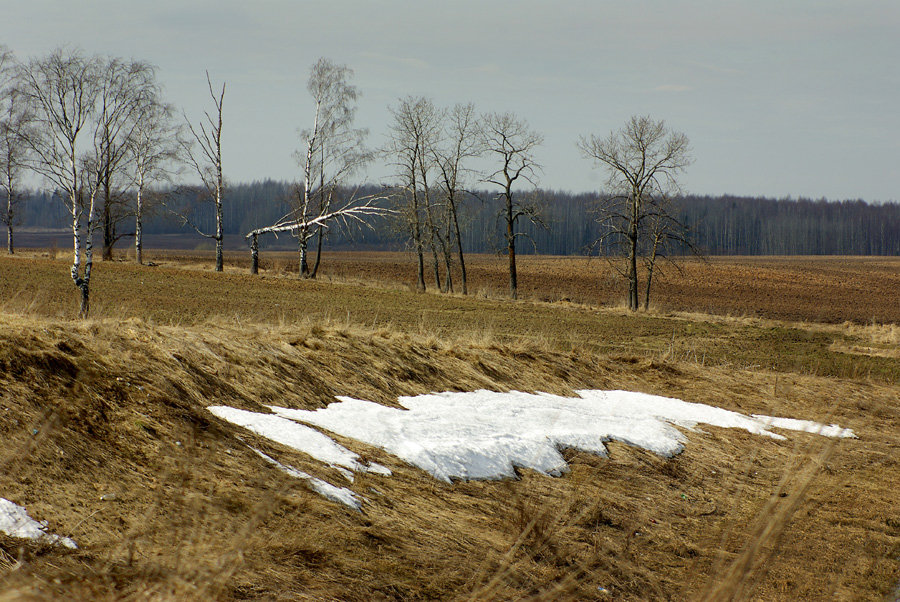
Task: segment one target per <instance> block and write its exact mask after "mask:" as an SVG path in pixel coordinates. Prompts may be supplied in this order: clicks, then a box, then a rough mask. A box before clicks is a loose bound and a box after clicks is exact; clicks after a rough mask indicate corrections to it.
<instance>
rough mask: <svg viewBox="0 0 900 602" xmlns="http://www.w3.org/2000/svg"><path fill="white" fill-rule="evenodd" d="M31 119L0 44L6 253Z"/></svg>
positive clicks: (0, 216)
mask: <svg viewBox="0 0 900 602" xmlns="http://www.w3.org/2000/svg"><path fill="white" fill-rule="evenodd" d="M32 120H33V115H32V111H31V106H30V103H29V102H28V98H27V96H26V94H25V93H24V91H23V87H22V82H21V78H20V74H19V69H18V63H17V62H16V60H15V56H14V55H13V53H12V51H10V50H8V49H7V48H6V47H4V46H2V45H0V171H2V181H0V190H2V191H3V194H4V196H5V197H6V209H5V211H3V212H2V213H0V222H2V223H3V224H5V225H6V252H7V253H9V254H10V255H12V254H13V253H14V252H15V243H14V240H13V228H14V226H15V222H16V209H17V206H18V204H19V202H20V200H21V195H20V191H19V187H20V185H21V180H22V174H23V172H24V171H25V169H26V168H27V166H28V159H29V152H28V143H29V139H30V138H31V137H32V134H31V129H32V126H33V124H32Z"/></svg>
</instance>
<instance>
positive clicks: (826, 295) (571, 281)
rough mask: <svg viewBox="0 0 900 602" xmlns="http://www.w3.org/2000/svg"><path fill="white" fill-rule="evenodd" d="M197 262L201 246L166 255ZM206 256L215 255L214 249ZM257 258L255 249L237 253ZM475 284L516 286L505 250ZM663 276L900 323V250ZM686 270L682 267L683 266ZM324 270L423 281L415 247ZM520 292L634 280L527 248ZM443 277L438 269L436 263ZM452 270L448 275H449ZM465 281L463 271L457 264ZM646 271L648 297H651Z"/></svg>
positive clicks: (708, 293)
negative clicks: (890, 254) (531, 252)
mask: <svg viewBox="0 0 900 602" xmlns="http://www.w3.org/2000/svg"><path fill="white" fill-rule="evenodd" d="M160 257H161V258H162V257H167V258H170V259H177V260H180V261H196V260H198V259H200V258H201V257H202V254H201V253H199V252H190V253H189V254H185V253H184V252H168V254H167V255H160ZM206 257H208V258H209V259H206V258H204V260H205V261H209V262H211V257H212V256H211V255H210V254H207V255H206ZM229 259H230V260H231V263H232V264H233V265H236V266H241V267H246V266H248V265H249V257H248V256H247V255H246V254H234V255H231V256H230V257H229ZM261 261H262V264H261V265H262V267H263V270H264V273H266V272H268V273H272V272H275V273H280V274H290V273H291V272H293V273H296V269H297V260H296V254H294V253H285V252H279V253H268V254H267V253H265V252H263V253H261ZM466 265H467V268H468V280H469V293H470V294H476V295H489V296H503V295H505V294H506V292H507V290H508V288H507V287H508V273H507V271H506V270H507V267H506V260H505V258H504V257H497V256H495V255H470V256H468V258H467V259H466ZM662 270H663V272H662V274H659V275H657V276H654V282H653V286H652V289H651V292H652V295H651V307H654V308H656V309H659V310H663V311H666V310H675V311H698V312H704V313H711V314H719V315H732V316H750V317H762V318H773V319H780V320H794V321H811V322H829V323H841V322H845V321H851V322H856V323H871V322H877V323H900V258H897V257H713V258H710V259H709V260H707V261H701V260H698V259H689V260H686V261H683V262H679V264H678V266H677V267H676V266H673V265H664V266H663V267H662ZM679 270H680V271H679ZM320 277H322V278H326V279H327V278H339V279H351V280H365V281H373V280H374V281H380V282H383V283H386V284H401V285H404V286H413V285H414V284H415V263H414V259H413V257H412V256H411V255H409V254H406V253H358V252H331V253H328V252H327V253H325V254H323V260H322V265H321V268H320ZM518 277H519V296H520V298H534V299H539V300H545V301H558V300H564V299H565V300H570V301H573V302H576V303H585V304H588V305H605V306H609V305H613V306H614V305H620V304H623V303H624V298H625V288H624V282H623V280H622V278H621V276H619V274H618V273H617V272H616V270H615V268H614V267H613V266H612V265H610V264H609V263H608V262H607V261H606V260H604V259H597V258H593V259H587V258H584V257H549V256H530V255H523V256H520V257H519V258H518ZM426 278H427V279H428V280H427V283H428V286H429V287H433V286H434V276H433V270H432V269H427V270H426ZM442 278H443V275H442ZM454 284H455V285H456V287H457V288H458V286H459V273H458V271H457V272H456V273H454ZM643 286H644V282H643V277H642V282H641V299H642V300H643Z"/></svg>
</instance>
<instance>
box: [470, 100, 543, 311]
mask: <svg viewBox="0 0 900 602" xmlns="http://www.w3.org/2000/svg"><path fill="white" fill-rule="evenodd" d="M481 132H482V143H483V145H484V149H485V151H486V152H488V153H490V154H491V156H496V157H497V158H498V160H499V162H500V167H499V168H498V169H497V170H496V171H494V172H493V173H491V174H490V175H489V176H488V177H487V179H486V181H487V182H489V183H491V184H496V185H497V186H499V187H500V188H501V192H500V193H499V194H498V195H497V198H498V199H499V200H501V201H502V203H503V209H502V216H503V219H504V222H505V225H506V233H505V242H506V249H507V254H508V256H509V294H510V296H511V297H512V298H513V299H515V298H516V297H517V295H518V278H517V274H516V239H517V238H518V237H520V236H524V234H523V233H522V232H519V231H518V221H519V219H520V218H525V219H528V220H530V221H532V222H536V223H539V222H540V217H539V215H538V212H537V206H536V205H535V204H529V203H523V202H521V201H520V200H519V196H518V195H516V196H514V195H513V186H514V185H515V184H516V182H518V181H519V180H523V181H525V182H527V183H528V184H530V185H531V186H533V187H537V182H536V178H537V174H538V172H539V171H540V169H541V167H540V165H539V164H538V163H537V162H536V161H535V158H534V150H535V148H536V147H537V146H539V145H540V144H541V143H542V142H543V141H544V138H543V136H541V135H540V134H538V133H537V132H535V131H534V130H532V129H531V128H530V127H529V126H528V123H527V122H526V121H524V120H521V119H519V118H518V117H516V116H515V115H514V114H512V113H489V114H487V115H485V116H484V118H483V121H482V128H481Z"/></svg>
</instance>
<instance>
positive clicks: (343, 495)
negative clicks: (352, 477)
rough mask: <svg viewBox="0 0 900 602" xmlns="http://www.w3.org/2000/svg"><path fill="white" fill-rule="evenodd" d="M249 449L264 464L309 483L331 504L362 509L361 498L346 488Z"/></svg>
mask: <svg viewBox="0 0 900 602" xmlns="http://www.w3.org/2000/svg"><path fill="white" fill-rule="evenodd" d="M250 449H252V450H253V451H255V452H256V453H257V454H259V455H260V456H261V457H262V458H263V459H264V460H265V461H266V462H268V463H270V464H273V465H275V466H277V467H278V468H279V469H281V470H283V471H284V472H286V473H287V474H289V475H291V476H292V477H294V478H297V479H305V480H306V481H308V482H309V486H310V487H312V489H313V491H315V492H316V493H318V494H319V495H321V496H322V497H325V498H327V499H329V500H331V501H332V502H338V503H339V504H343V505H345V506H347V507H349V508H353V509H354V510H359V509H360V508H361V507H362V498H360V497H359V496H358V495H356V494H355V493H353V492H352V491H351V490H349V489H347V488H346V487H336V486H334V485H332V484H331V483H329V482H328V481H323V480H322V479H317V478H316V477H314V476H312V475H311V474H307V473H305V472H303V471H302V470H297V469H296V468H294V467H293V466H285V465H284V464H282V463H281V462H279V461H278V460H276V459H275V458H273V457H271V456H269V455H267V454H264V453H263V452H261V451H259V450H258V449H256V448H254V447H251V448H250Z"/></svg>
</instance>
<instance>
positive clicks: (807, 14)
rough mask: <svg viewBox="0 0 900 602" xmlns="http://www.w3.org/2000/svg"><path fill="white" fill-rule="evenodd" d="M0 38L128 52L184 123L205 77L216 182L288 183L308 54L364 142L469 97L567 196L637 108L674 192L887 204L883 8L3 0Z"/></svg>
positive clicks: (589, 0) (830, 2)
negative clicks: (341, 92)
mask: <svg viewBox="0 0 900 602" xmlns="http://www.w3.org/2000/svg"><path fill="white" fill-rule="evenodd" d="M0 43H5V44H6V45H7V46H9V47H10V48H11V49H12V50H13V51H15V52H16V54H17V55H18V57H19V58H20V59H25V58H28V57H31V56H36V55H42V54H45V53H48V52H49V51H51V50H52V49H54V48H55V47H57V46H59V45H63V44H68V45H70V46H73V47H77V48H80V49H82V50H83V51H85V52H87V53H100V54H114V55H117V56H122V57H128V58H131V57H133V58H138V59H144V60H147V61H149V62H151V63H154V64H156V65H157V66H158V67H159V77H160V80H161V81H162V83H163V84H164V86H165V89H166V95H167V99H168V100H169V101H170V102H172V103H174V104H176V105H177V106H179V107H182V108H183V109H184V110H185V111H186V113H187V115H188V116H189V117H191V118H196V117H199V116H200V115H201V114H202V111H203V110H206V109H207V108H208V107H210V106H211V103H210V100H209V96H208V91H207V89H206V81H205V75H204V71H205V70H207V69H208V70H209V72H210V75H211V76H212V78H213V81H214V82H222V81H225V82H227V85H228V88H227V93H226V97H225V110H224V111H225V125H224V131H223V145H224V150H223V153H224V167H225V172H226V176H227V177H228V178H229V179H230V180H231V181H250V180H261V179H265V178H274V179H294V178H296V177H297V173H298V166H297V164H296V161H295V160H294V158H293V151H294V150H295V149H296V148H297V147H298V145H299V138H298V134H297V131H298V128H302V127H308V126H309V124H310V123H309V122H310V121H311V113H312V104H311V102H310V99H309V96H308V93H307V92H306V87H305V84H306V79H307V77H308V75H309V67H310V66H311V65H312V64H313V63H314V62H315V61H316V59H317V58H319V57H320V56H326V57H329V58H331V59H333V60H334V61H336V62H338V63H346V64H347V65H348V66H350V67H351V68H353V69H354V71H355V78H354V82H355V84H356V85H357V86H358V87H359V88H360V90H361V92H362V98H361V100H360V107H359V113H358V118H357V119H358V121H357V125H358V126H359V127H367V128H369V129H370V131H371V133H370V138H369V143H370V145H372V146H380V145H381V144H383V143H384V141H385V138H386V132H387V128H388V124H389V121H390V114H389V112H388V105H391V104H394V103H396V101H397V99H398V98H400V97H403V96H407V95H425V96H428V97H430V98H431V99H432V100H434V101H435V103H437V104H439V105H452V104H454V103H457V102H469V101H471V102H474V103H475V104H476V106H477V108H478V109H479V110H481V111H512V112H515V113H516V114H518V115H519V116H520V117H522V118H524V119H526V120H527V121H528V122H529V123H530V124H531V126H532V127H533V128H534V129H536V130H538V131H539V132H541V133H542V134H543V135H544V137H545V143H544V145H543V146H542V147H540V148H539V150H538V156H537V159H538V161H539V162H540V163H541V164H542V165H543V167H544V171H543V176H542V178H541V185H542V186H543V187H546V188H558V189H565V190H570V191H574V192H582V191H588V190H594V189H596V188H598V187H599V186H600V185H601V184H602V182H603V181H604V180H605V176H604V175H603V173H602V172H601V171H600V170H598V169H597V168H596V167H595V166H593V165H592V164H591V162H590V161H588V160H587V159H585V158H583V157H582V156H581V155H580V153H579V151H578V150H577V149H576V147H575V142H576V140H577V139H578V137H579V136H580V135H586V134H592V133H597V134H604V135H605V134H607V133H609V132H610V131H611V130H613V129H618V128H620V127H621V126H622V125H623V124H624V123H625V121H626V120H627V119H628V118H629V117H630V116H632V115H643V114H649V115H651V116H653V117H654V118H656V119H665V120H666V122H667V124H668V125H670V126H671V127H672V128H675V129H677V130H679V131H682V132H684V133H685V134H686V135H687V136H688V137H689V138H690V140H691V144H692V147H693V155H694V158H695V162H694V164H693V165H692V166H691V167H690V168H689V169H688V171H687V173H686V174H685V176H684V178H683V180H682V182H683V185H684V187H685V188H686V189H687V190H688V191H690V192H695V193H700V194H722V193H733V194H741V195H765V196H772V197H783V196H787V195H791V196H793V197H798V196H805V197H814V198H818V197H823V196H824V197H827V198H830V199H844V198H865V199H867V200H892V199H893V200H897V199H900V66H898V59H900V2H898V1H897V0H884V1H874V0H853V1H849V0H790V1H785V0H777V1H769V0H755V1H750V0H747V1H729V0H705V1H703V0H697V1H685V0H630V1H627V2H625V1H622V0H617V1H614V2H613V1H605V0H603V1H601V0H576V1H564V0H558V1H555V2H551V1H546V2H545V1H538V0H497V1H491V0H453V1H447V0H444V1H442V2H431V1H428V0H418V1H416V2H407V1H391V0H382V1H375V0H369V1H364V0H346V1H341V0H326V1H314V0H310V1H301V0H257V1H256V2H247V1H246V0H242V1H240V2H238V1H234V0H203V1H191V0H152V1H146V2H132V1H130V0H81V1H79V2H72V1H71V0H29V1H28V2H25V1H15V2H7V3H6V6H4V8H3V10H2V23H0ZM388 173H389V170H388V168H385V167H383V166H381V165H374V166H373V167H372V168H371V169H370V171H369V174H368V177H369V179H370V180H372V181H375V182H380V181H383V180H384V178H385V176H386V175H387V174H388Z"/></svg>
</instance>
